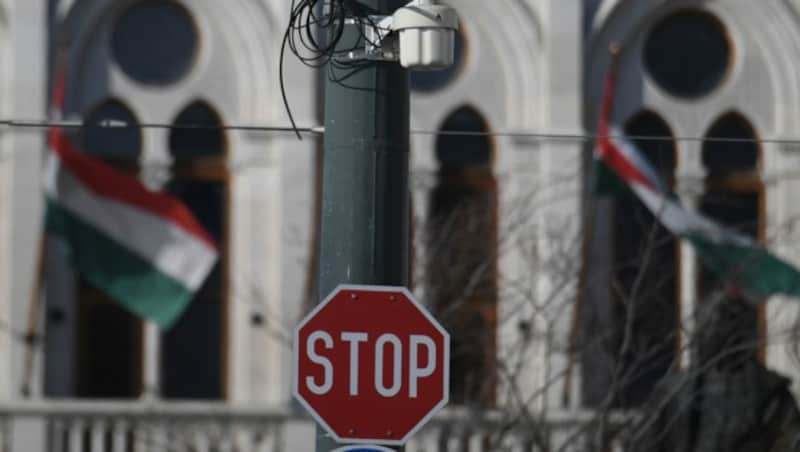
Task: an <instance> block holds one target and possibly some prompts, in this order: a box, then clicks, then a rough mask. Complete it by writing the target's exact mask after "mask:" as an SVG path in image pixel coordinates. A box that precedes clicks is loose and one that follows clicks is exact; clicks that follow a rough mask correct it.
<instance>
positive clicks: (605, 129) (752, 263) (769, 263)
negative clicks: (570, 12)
mask: <svg viewBox="0 0 800 452" xmlns="http://www.w3.org/2000/svg"><path fill="white" fill-rule="evenodd" d="M614 85H615V80H614V75H613V74H609V76H608V79H607V81H606V88H605V94H604V98H603V105H602V110H601V114H600V124H599V129H598V134H599V138H598V142H597V145H596V147H595V157H596V159H597V160H599V161H601V162H602V163H603V164H605V165H606V166H607V167H608V168H610V169H611V170H613V171H614V172H615V173H616V175H617V176H619V178H620V179H622V180H623V181H624V182H625V183H626V184H627V185H628V187H629V188H630V190H631V191H632V192H633V193H634V194H636V196H637V197H638V198H639V200H641V201H642V203H643V204H644V205H645V206H646V207H647V208H648V209H649V210H650V211H651V212H652V213H653V215H654V216H655V217H656V218H658V220H659V221H660V222H661V223H662V224H663V225H664V227H665V228H666V229H668V230H669V231H670V232H672V233H673V234H675V235H677V236H679V237H681V238H683V239H686V240H688V241H689V242H690V243H691V244H692V245H693V246H694V248H695V250H696V252H697V254H698V256H699V258H700V259H701V260H702V262H703V263H704V264H705V265H706V266H707V267H708V268H709V269H710V270H711V271H713V272H714V273H716V275H717V276H718V277H719V278H720V279H721V280H722V281H724V282H726V283H727V284H728V285H730V286H732V287H734V288H735V289H736V290H738V291H739V292H740V293H742V294H744V295H749V296H750V297H752V298H756V299H758V298H763V297H766V296H769V295H773V294H785V295H791V296H797V297H800V272H798V270H797V269H796V268H794V267H793V266H792V265H790V264H788V263H787V262H785V261H784V260H782V259H780V258H778V257H777V256H775V255H773V254H771V253H770V252H769V251H768V250H767V249H766V248H764V247H763V246H762V245H761V244H759V243H757V242H755V241H754V240H752V239H750V238H749V237H747V236H744V235H742V234H739V233H737V232H734V231H732V230H730V229H729V228H726V227H725V226H722V225H720V224H718V223H717V222H715V221H713V220H711V219H709V218H707V217H705V216H703V215H701V214H699V213H697V212H694V211H691V210H688V209H686V208H684V207H683V206H682V205H680V204H679V203H678V201H677V200H676V199H675V198H674V197H672V196H670V194H669V192H668V190H667V189H666V186H665V185H664V184H663V183H662V182H661V180H660V179H659V177H658V173H657V172H656V171H655V170H654V169H653V168H652V166H651V165H650V164H649V163H648V162H647V160H646V159H645V158H644V157H643V154H642V153H641V152H639V150H638V149H637V148H636V146H635V145H634V144H633V143H632V142H631V141H629V140H627V139H626V138H625V137H624V136H623V133H622V131H621V130H620V129H618V128H617V127H614V126H612V125H611V124H610V123H609V117H610V113H611V106H612V104H613V100H614V88H615V86H614Z"/></svg>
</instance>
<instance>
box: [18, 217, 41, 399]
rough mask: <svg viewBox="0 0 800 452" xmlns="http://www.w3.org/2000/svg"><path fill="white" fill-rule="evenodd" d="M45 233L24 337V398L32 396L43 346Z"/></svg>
mask: <svg viewBox="0 0 800 452" xmlns="http://www.w3.org/2000/svg"><path fill="white" fill-rule="evenodd" d="M44 248H45V236H44V233H43V234H42V236H41V237H40V238H39V241H38V243H37V256H36V269H35V270H34V281H33V288H32V290H31V297H30V300H29V301H28V323H27V327H26V329H25V334H24V335H23V340H24V342H25V355H24V358H23V359H24V362H23V377H22V388H21V390H20V392H21V393H22V395H23V396H24V397H30V396H31V386H32V383H33V382H32V380H33V366H34V363H35V358H36V347H37V346H38V345H39V344H41V340H40V339H41V337H40V335H39V323H40V320H41V319H40V317H41V311H42V279H43V276H44V275H43V272H44Z"/></svg>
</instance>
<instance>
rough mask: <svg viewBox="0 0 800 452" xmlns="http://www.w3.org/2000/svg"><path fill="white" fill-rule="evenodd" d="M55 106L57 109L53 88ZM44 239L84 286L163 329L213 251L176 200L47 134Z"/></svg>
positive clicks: (53, 132) (60, 135) (196, 284)
mask: <svg viewBox="0 0 800 452" xmlns="http://www.w3.org/2000/svg"><path fill="white" fill-rule="evenodd" d="M54 97H55V104H56V106H57V107H58V108H59V109H60V107H61V105H62V101H63V79H61V80H57V85H56V89H55V93H54ZM49 146H50V151H51V152H49V156H48V162H47V169H46V175H45V194H46V197H47V217H46V227H47V231H48V232H49V233H50V234H52V235H54V236H57V237H59V238H61V239H62V240H63V241H64V242H65V243H66V245H67V249H68V260H69V262H70V264H71V265H72V266H73V267H74V268H75V270H76V271H78V272H79V273H80V274H81V275H82V276H83V277H84V278H85V279H86V281H88V282H89V283H90V284H92V285H93V286H95V287H97V288H98V289H100V290H101V291H103V292H105V293H106V294H107V295H109V296H110V297H111V298H113V299H115V300H116V301H118V302H119V303H121V304H122V305H123V306H124V307H125V308H127V309H128V310H130V311H131V312H133V313H135V314H137V315H139V316H141V317H144V318H147V319H149V320H152V321H154V322H155V323H157V324H158V325H159V326H160V327H161V328H164V329H168V328H170V327H171V326H172V325H173V324H174V323H175V321H176V320H177V319H178V318H179V317H180V315H181V314H182V313H183V311H184V310H185V309H186V307H187V306H188V304H189V302H190V301H191V299H192V296H193V294H194V292H195V291H197V290H198V289H199V288H200V286H201V284H202V283H203V281H204V280H205V278H206V277H207V276H208V274H209V272H210V271H211V269H212V268H213V266H214V264H215V262H216V260H217V248H216V245H215V243H214V241H213V239H212V238H211V236H210V235H209V234H208V233H207V232H206V231H205V230H204V229H203V227H202V226H201V225H200V223H199V222H198V220H197V219H196V218H195V217H194V215H193V214H192V213H191V211H190V210H189V209H188V208H187V207H186V206H185V205H184V204H183V203H182V202H181V201H180V200H179V199H177V198H175V197H173V196H169V195H166V194H163V193H157V192H153V191H151V190H149V189H147V188H146V187H144V186H143V185H142V184H141V183H140V182H139V181H138V180H136V179H134V178H132V177H131V176H128V175H126V174H124V173H122V172H121V171H119V170H117V169H115V168H113V167H112V166H110V165H108V164H107V163H105V162H103V161H101V160H99V159H96V158H93V157H91V156H89V155H88V154H87V153H85V152H82V151H81V150H80V149H78V148H76V147H75V146H74V145H73V144H72V143H71V142H70V141H69V139H68V138H67V136H66V135H65V134H64V131H63V130H62V129H61V128H58V127H53V128H51V129H50V131H49Z"/></svg>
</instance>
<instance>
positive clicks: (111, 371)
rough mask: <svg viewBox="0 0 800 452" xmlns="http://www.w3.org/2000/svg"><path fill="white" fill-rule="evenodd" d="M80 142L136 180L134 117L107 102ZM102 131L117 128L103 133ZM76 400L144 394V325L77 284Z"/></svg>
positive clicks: (95, 111)
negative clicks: (142, 387) (142, 371)
mask: <svg viewBox="0 0 800 452" xmlns="http://www.w3.org/2000/svg"><path fill="white" fill-rule="evenodd" d="M86 124H87V127H85V128H83V129H81V135H80V140H79V141H78V142H79V143H80V144H81V145H82V148H83V151H84V152H87V153H88V154H91V155H92V156H94V157H96V158H99V159H101V160H103V161H105V162H106V163H108V164H110V165H112V166H114V167H115V168H117V169H119V170H121V171H124V172H126V173H129V174H131V175H132V176H134V177H135V176H136V172H137V168H138V160H139V155H140V153H141V146H142V135H141V129H140V128H139V127H138V125H139V122H138V120H137V119H136V117H135V115H134V114H133V112H131V110H130V109H128V107H126V106H125V105H124V104H123V103H122V102H120V101H119V100H116V99H109V100H106V101H104V102H102V103H101V104H99V105H98V106H96V107H95V108H94V109H92V110H91V111H90V112H89V113H88V114H87V115H86ZM103 125H107V126H113V127H100V126H103ZM76 287H77V306H78V310H77V325H76V330H75V331H76V332H77V336H76V337H77V343H76V345H77V363H76V364H77V366H76V370H77V372H76V373H77V375H76V377H77V380H76V383H77V385H76V388H75V390H76V394H75V395H77V396H78V397H87V398H133V397H138V396H139V394H140V391H141V381H142V380H141V369H142V349H141V335H142V322H141V321H140V320H139V318H138V317H136V316H135V315H134V314H131V313H130V312H129V311H127V310H126V309H124V308H123V307H122V306H121V305H120V304H119V303H117V302H116V301H114V300H112V299H111V298H110V297H109V296H108V295H106V294H105V293H104V292H101V291H100V290H98V289H96V288H95V287H94V286H92V285H91V284H89V282H88V281H87V280H85V279H84V278H83V277H82V276H80V275H78V278H77V285H76Z"/></svg>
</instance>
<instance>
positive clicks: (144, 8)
mask: <svg viewBox="0 0 800 452" xmlns="http://www.w3.org/2000/svg"><path fill="white" fill-rule="evenodd" d="M197 41H198V37H197V29H196V27H195V24H194V21H193V19H192V17H191V15H190V13H189V11H187V10H186V8H184V7H183V6H181V5H180V4H178V3H176V2H174V1H169V0H143V1H138V2H135V3H134V4H133V5H131V6H130V7H129V8H128V9H126V10H125V11H124V12H123V13H122V14H121V15H120V16H119V18H118V19H117V22H116V24H115V25H114V30H113V33H112V36H111V50H112V53H113V56H114V59H115V60H116V62H117V64H119V66H120V67H121V68H122V70H123V71H124V72H125V73H126V74H127V75H128V76H129V77H131V78H132V79H134V80H136V81H138V82H141V83H145V84H157V85H164V84H167V83H171V82H174V81H176V80H178V79H179V78H180V77H181V76H183V75H184V74H185V73H186V72H187V71H188V70H189V68H190V67H191V65H192V62H193V60H194V56H195V53H196V51H197Z"/></svg>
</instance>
